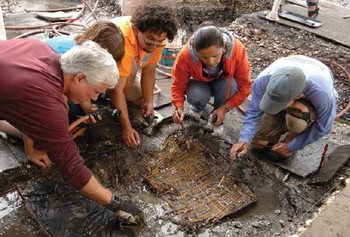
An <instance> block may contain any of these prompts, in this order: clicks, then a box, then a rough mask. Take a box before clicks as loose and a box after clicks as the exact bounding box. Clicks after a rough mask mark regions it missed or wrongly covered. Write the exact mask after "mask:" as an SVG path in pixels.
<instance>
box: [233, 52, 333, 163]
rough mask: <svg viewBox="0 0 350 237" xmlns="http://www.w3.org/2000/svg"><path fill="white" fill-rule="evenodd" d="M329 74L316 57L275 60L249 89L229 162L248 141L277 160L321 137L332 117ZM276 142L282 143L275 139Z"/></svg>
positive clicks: (328, 129)
mask: <svg viewBox="0 0 350 237" xmlns="http://www.w3.org/2000/svg"><path fill="white" fill-rule="evenodd" d="M335 93H336V92H335V90H334V80H333V75H332V73H331V71H330V70H329V68H328V67H327V66H326V65H324V64H323V63H321V62H320V61H318V60H316V59H312V58H309V57H306V56H302V55H295V56H291V57H284V58H280V59H278V60H276V61H275V62H274V63H272V64H271V65H270V66H269V67H267V68H266V69H265V70H264V71H263V72H261V73H260V74H259V76H258V78H257V79H256V80H255V82H254V85H253V93H252V98H251V102H250V103H249V105H248V107H247V111H246V115H245V118H244V121H243V125H242V129H241V132H240V138H239V141H238V143H236V144H234V145H233V146H232V148H231V151H230V155H231V157H233V158H237V157H240V156H243V155H245V154H246V153H247V150H248V146H249V144H250V143H251V144H252V146H253V147H254V148H255V149H257V151H262V152H264V154H266V155H267V156H268V157H267V158H270V159H272V160H274V161H277V162H278V161H283V160H284V159H285V158H287V157H288V156H290V155H292V154H293V153H295V152H296V151H298V150H302V149H303V148H304V147H305V146H306V145H308V144H310V143H313V142H315V141H317V140H318V139H320V138H321V137H323V136H325V135H327V134H328V133H329V132H330V131H331V129H332V126H333V122H334V118H335V114H336V95H335ZM281 138H282V139H281Z"/></svg>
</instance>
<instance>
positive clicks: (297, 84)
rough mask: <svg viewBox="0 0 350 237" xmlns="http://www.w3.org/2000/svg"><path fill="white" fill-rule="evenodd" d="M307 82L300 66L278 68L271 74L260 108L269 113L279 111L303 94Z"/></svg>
mask: <svg viewBox="0 0 350 237" xmlns="http://www.w3.org/2000/svg"><path fill="white" fill-rule="evenodd" d="M305 82H306V77H305V74H304V72H303V71H302V70H301V69H300V68H298V67H292V66H285V67H281V68H278V69H277V70H276V71H274V72H273V73H272V74H271V78H270V81H269V82H268V84H267V87H266V91H265V94H264V96H263V98H262V99H261V101H260V104H259V107H260V109H261V110H262V111H264V112H265V113H267V114H272V115H273V114H277V113H279V112H280V111H281V110H283V109H284V108H285V107H286V106H287V105H288V103H289V102H291V101H292V100H293V99H294V98H295V97H297V96H298V95H300V94H302V92H303V90H304V88H305Z"/></svg>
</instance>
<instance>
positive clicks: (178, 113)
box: [173, 107, 185, 124]
mask: <svg viewBox="0 0 350 237" xmlns="http://www.w3.org/2000/svg"><path fill="white" fill-rule="evenodd" d="M184 117H185V113H184V110H183V108H182V107H178V108H176V109H175V111H174V113H173V121H174V123H177V124H182V122H183V120H184Z"/></svg>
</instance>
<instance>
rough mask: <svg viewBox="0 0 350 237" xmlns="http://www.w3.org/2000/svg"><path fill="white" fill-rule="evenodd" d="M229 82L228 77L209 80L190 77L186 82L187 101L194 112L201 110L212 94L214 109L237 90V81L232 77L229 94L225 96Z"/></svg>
mask: <svg viewBox="0 0 350 237" xmlns="http://www.w3.org/2000/svg"><path fill="white" fill-rule="evenodd" d="M229 83H230V80H229V79H216V80H213V81H211V82H203V81H196V80H193V79H191V80H190V81H189V82H188V85H187V89H186V92H185V93H186V96H187V101H188V103H190V104H191V109H192V110H194V111H195V112H200V111H203V110H204V108H205V106H206V105H207V104H208V102H209V100H210V98H211V97H212V96H213V97H214V109H217V108H219V107H220V106H221V105H223V104H224V103H225V102H226V100H227V99H228V98H231V97H232V96H233V95H234V94H236V93H237V91H238V86H237V82H236V80H235V79H233V81H232V85H231V88H230V95H229V97H228V98H226V91H227V87H228V85H229Z"/></svg>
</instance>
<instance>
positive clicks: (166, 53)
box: [158, 46, 181, 69]
mask: <svg viewBox="0 0 350 237" xmlns="http://www.w3.org/2000/svg"><path fill="white" fill-rule="evenodd" d="M180 49H181V47H179V48H167V47H166V46H165V48H164V49H163V52H162V57H161V59H160V61H159V63H158V66H159V67H161V68H165V69H171V68H172V67H173V66H174V62H175V59H176V56H177V54H178V53H179V51H180Z"/></svg>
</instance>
